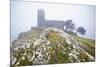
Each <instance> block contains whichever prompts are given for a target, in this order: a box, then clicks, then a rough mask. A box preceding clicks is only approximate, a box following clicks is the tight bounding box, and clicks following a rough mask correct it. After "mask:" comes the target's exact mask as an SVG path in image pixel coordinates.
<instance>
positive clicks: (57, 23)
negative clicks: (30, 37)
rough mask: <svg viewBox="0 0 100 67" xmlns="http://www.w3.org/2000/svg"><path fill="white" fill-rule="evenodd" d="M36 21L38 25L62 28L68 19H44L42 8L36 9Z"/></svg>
mask: <svg viewBox="0 0 100 67" xmlns="http://www.w3.org/2000/svg"><path fill="white" fill-rule="evenodd" d="M37 22H38V27H54V28H58V29H62V30H64V27H65V24H66V22H68V21H63V20H60V21H59V20H46V19H45V12H44V10H43V9H38V15H37Z"/></svg>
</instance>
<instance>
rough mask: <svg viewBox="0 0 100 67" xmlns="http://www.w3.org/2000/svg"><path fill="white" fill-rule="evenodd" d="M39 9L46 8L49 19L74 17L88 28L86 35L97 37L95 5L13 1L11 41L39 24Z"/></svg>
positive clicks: (77, 24) (80, 24)
mask: <svg viewBox="0 0 100 67" xmlns="http://www.w3.org/2000/svg"><path fill="white" fill-rule="evenodd" d="M38 9H44V11H45V14H46V19H48V20H67V19H72V20H73V22H74V23H75V24H76V27H78V26H83V27H84V28H85V29H86V31H87V32H86V35H85V36H84V37H87V38H91V39H95V6H90V5H87V6H86V5H69V4H53V3H52V4H51V3H34V2H21V1H11V41H12V40H14V39H16V38H17V36H18V34H19V33H21V32H23V31H28V30H30V28H31V26H37V10H38Z"/></svg>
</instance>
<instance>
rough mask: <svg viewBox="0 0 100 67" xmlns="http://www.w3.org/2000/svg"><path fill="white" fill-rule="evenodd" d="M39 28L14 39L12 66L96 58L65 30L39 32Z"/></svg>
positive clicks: (81, 60) (86, 60)
mask: <svg viewBox="0 0 100 67" xmlns="http://www.w3.org/2000/svg"><path fill="white" fill-rule="evenodd" d="M37 29H38V30H39V29H40V28H35V29H34V30H30V31H28V32H25V33H23V34H21V38H18V39H17V40H15V41H13V43H12V45H11V54H10V56H11V62H10V63H11V66H12V67H14V66H26V65H40V64H54V63H56V64H58V63H72V62H89V61H94V60H95V57H94V56H92V55H91V54H89V52H87V50H88V49H87V48H85V46H84V44H83V43H80V42H79V41H77V40H76V39H75V38H74V37H73V36H71V35H69V34H67V33H65V32H64V31H62V30H60V29H56V28H47V29H42V30H41V33H40V31H39V33H38V30H37ZM34 31H35V32H34ZM26 33H29V34H26ZM34 33H35V34H34ZM24 34H26V35H25V36H24ZM35 36H38V37H35Z"/></svg>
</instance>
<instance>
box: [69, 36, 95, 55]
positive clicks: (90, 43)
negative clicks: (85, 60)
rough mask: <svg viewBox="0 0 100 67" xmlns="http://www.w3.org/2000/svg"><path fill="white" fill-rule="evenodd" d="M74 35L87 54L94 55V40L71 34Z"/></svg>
mask: <svg viewBox="0 0 100 67" xmlns="http://www.w3.org/2000/svg"><path fill="white" fill-rule="evenodd" d="M71 36H72V37H74V39H75V40H77V41H78V42H80V43H81V45H80V46H82V48H84V49H85V50H86V51H87V52H88V53H89V54H91V55H92V56H94V57H95V40H92V39H88V38H84V37H80V36H76V35H71Z"/></svg>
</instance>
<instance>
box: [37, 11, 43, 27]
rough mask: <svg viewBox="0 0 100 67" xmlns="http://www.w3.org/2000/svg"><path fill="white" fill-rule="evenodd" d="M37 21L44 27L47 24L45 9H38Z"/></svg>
mask: <svg viewBox="0 0 100 67" xmlns="http://www.w3.org/2000/svg"><path fill="white" fill-rule="evenodd" d="M37 22H38V26H39V27H42V26H44V24H45V12H44V10H43V9H38V14H37Z"/></svg>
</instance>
